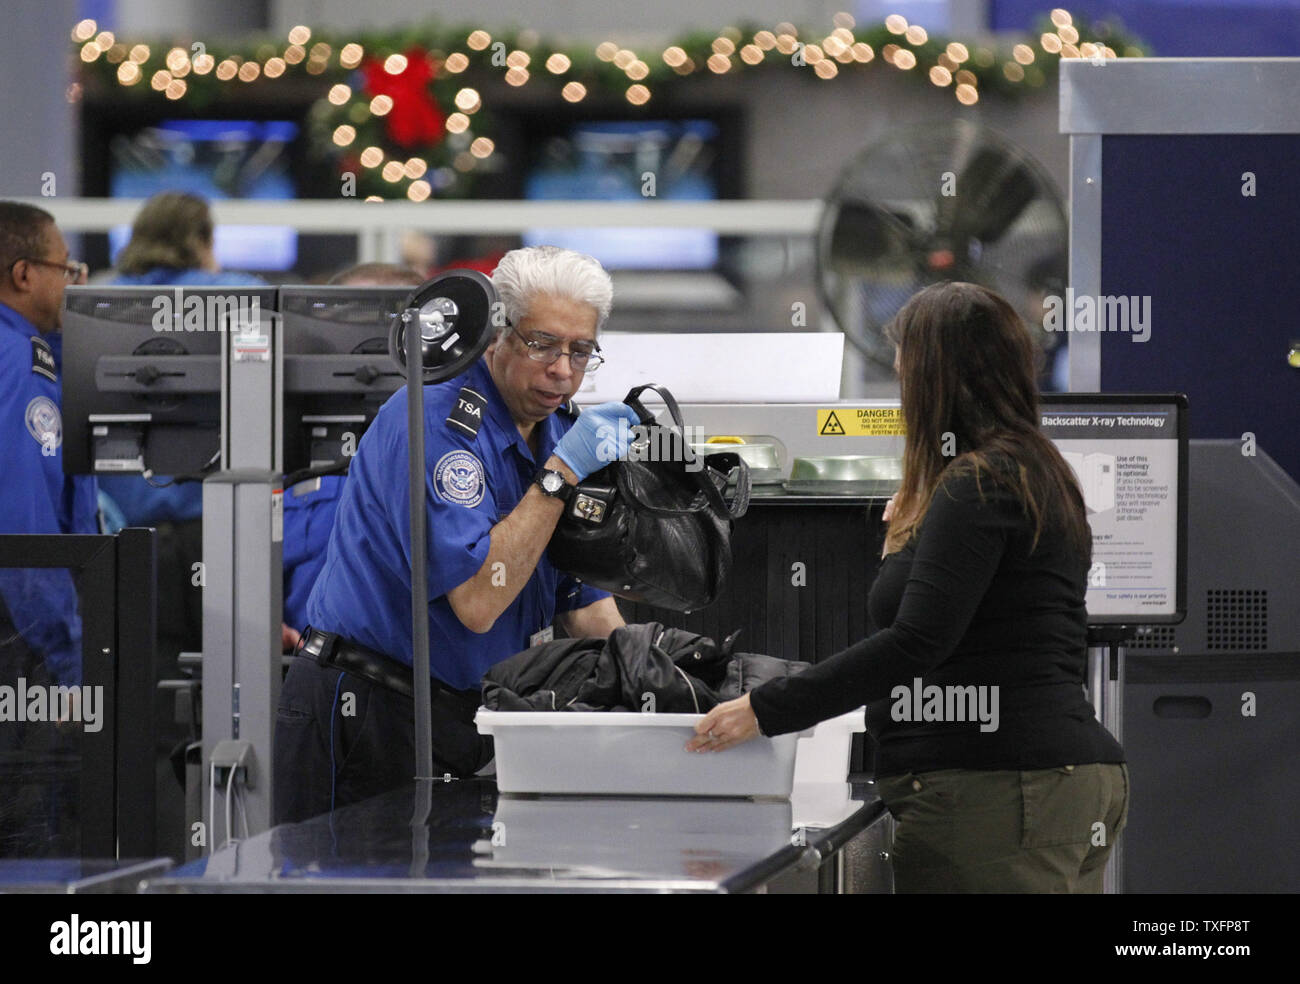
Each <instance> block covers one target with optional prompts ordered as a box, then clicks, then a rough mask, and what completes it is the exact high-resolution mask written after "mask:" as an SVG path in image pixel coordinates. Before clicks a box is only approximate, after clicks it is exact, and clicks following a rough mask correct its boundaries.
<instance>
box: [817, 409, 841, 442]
mask: <svg viewBox="0 0 1300 984" xmlns="http://www.w3.org/2000/svg"><path fill="white" fill-rule="evenodd" d="M817 433H818V434H823V435H826V436H834V435H837V434H843V433H844V427H843V425H842V424H841V423H840V418H839V417H837V416H835V411H834V410H832V411H831V412H830V414H829V415H828V416H827V417H826V423H824V424H822V429H821V430H819V431H818V432H817Z"/></svg>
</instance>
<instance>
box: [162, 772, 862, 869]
mask: <svg viewBox="0 0 1300 984" xmlns="http://www.w3.org/2000/svg"><path fill="white" fill-rule="evenodd" d="M871 789H872V787H871V786H870V785H867V784H863V785H855V786H849V785H848V784H838V785H835V786H831V785H818V786H813V787H803V788H796V792H795V795H794V797H792V799H791V800H770V801H758V800H743V799H730V800H729V799H706V798H674V799H668V798H651V797H646V798H622V797H618V798H616V797H586V796H583V797H507V796H499V795H498V794H497V791H496V784H495V783H494V782H492V781H491V780H463V781H462V780H452V781H450V782H441V781H437V782H434V783H432V784H431V787H430V794H431V795H430V809H429V814H428V815H429V820H428V823H427V824H425V825H423V826H421V827H414V826H412V823H411V818H412V815H413V808H414V803H415V797H416V790H415V788H414V784H412V788H410V789H403V790H395V791H393V792H390V793H387V794H385V795H383V796H378V797H375V798H374V799H371V800H367V801H366V802H364V803H359V804H356V805H354V806H350V807H345V808H343V809H340V810H337V811H334V812H333V813H330V814H325V815H323V816H320V817H316V818H314V819H312V820H308V821H306V822H304V823H299V824H288V825H284V826H280V827H276V828H274V829H272V830H270V831H267V832H266V833H264V834H260V835H258V836H256V837H253V838H250V839H248V840H247V841H244V842H241V843H235V844H232V845H230V846H223V847H222V848H221V849H219V850H216V851H214V852H213V854H212V855H211V856H210V857H208V858H205V859H201V860H198V861H194V862H191V863H189V864H186V865H184V866H182V867H180V868H177V869H176V870H175V871H173V872H171V873H169V874H167V875H165V876H163V877H160V878H154V879H152V880H150V881H149V883H148V884H147V886H146V887H145V890H146V891H148V892H177V893H191V892H259V893H260V892H293V893H311V892H339V891H342V892H411V893H426V892H428V893H433V892H752V891H761V890H763V889H764V887H765V886H766V885H768V884H769V883H770V882H772V881H773V880H774V879H777V878H778V877H780V876H783V875H785V876H788V875H789V874H790V873H791V872H796V871H800V870H802V871H804V872H809V873H811V874H812V875H813V876H814V877H815V876H817V875H818V874H820V878H819V879H817V880H818V882H819V883H820V884H821V885H823V886H827V887H830V886H833V885H834V884H837V883H839V882H841V881H842V879H840V878H837V877H835V875H836V874H837V873H836V872H835V871H834V870H833V868H834V865H835V864H836V861H835V858H836V857H837V856H838V854H839V852H841V851H842V850H843V849H844V848H845V846H846V845H848V844H849V842H850V841H853V840H854V839H855V838H856V837H858V835H860V834H862V833H863V832H864V831H866V830H867V829H868V828H870V827H873V825H876V824H879V823H882V822H883V820H884V818H885V817H886V816H887V814H886V812H885V810H884V806H883V804H882V803H881V802H880V801H879V799H877V798H876V797H875V796H874V794H873V793H872V792H871ZM796 824H798V826H796Z"/></svg>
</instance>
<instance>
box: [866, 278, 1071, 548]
mask: <svg viewBox="0 0 1300 984" xmlns="http://www.w3.org/2000/svg"><path fill="white" fill-rule="evenodd" d="M886 337H887V338H889V340H890V341H892V342H893V343H894V344H895V345H896V346H897V347H898V369H899V382H900V384H901V387H902V404H903V425H904V427H905V428H906V430H907V438H906V444H905V448H904V451H903V482H902V485H901V487H900V488H899V490H898V494H897V495H896V496H895V498H894V512H893V517H892V520H891V522H890V524H889V533H888V535H887V536H886V538H885V552H886V553H887V554H889V553H893V552H894V551H896V550H899V549H901V548H902V547H903V546H904V544H906V543H907V541H908V540H909V539H910V538H911V537H912V535H913V534H914V533H916V532H917V529H918V527H919V526H920V524H921V521H922V519H923V518H924V516H925V513H926V510H927V509H929V507H930V500H931V499H932V498H933V497H934V494H935V490H936V489H937V488H938V487H939V485H940V483H941V481H942V480H943V478H944V477H945V476H946V475H953V474H957V473H970V472H973V473H974V475H975V477H976V481H977V482H980V483H982V482H983V475H984V474H985V473H987V474H988V476H989V478H990V479H991V480H992V481H994V482H996V483H998V484H1001V485H1003V486H1005V487H1006V488H1008V489H1010V490H1011V491H1012V492H1013V493H1014V494H1015V495H1016V497H1017V498H1018V499H1019V500H1020V503H1021V505H1022V506H1023V508H1024V511H1025V515H1026V516H1028V517H1030V518H1031V519H1032V521H1033V524H1034V539H1033V544H1032V545H1031V547H1030V549H1031V550H1033V549H1034V548H1036V547H1037V545H1038V541H1039V538H1040V536H1041V535H1042V532H1043V530H1044V528H1056V529H1060V530H1062V531H1063V532H1064V534H1065V537H1066V539H1067V542H1069V543H1070V545H1071V546H1073V547H1074V548H1075V549H1076V550H1077V551H1079V552H1080V553H1082V554H1083V556H1084V557H1085V558H1090V556H1091V552H1092V551H1091V547H1092V537H1091V533H1090V532H1089V529H1088V521H1087V514H1086V512H1085V511H1084V506H1083V494H1082V493H1081V492H1080V490H1079V484H1078V482H1077V481H1076V480H1075V477H1074V472H1073V471H1072V470H1071V468H1070V466H1069V465H1068V464H1066V462H1065V459H1064V458H1062V457H1061V453H1060V452H1059V451H1057V449H1056V446H1055V445H1054V444H1053V443H1052V442H1051V441H1049V440H1048V439H1047V438H1046V437H1044V436H1043V434H1042V432H1041V431H1040V430H1039V427H1038V425H1039V413H1038V387H1037V385H1036V383H1035V381H1034V356H1035V349H1034V343H1033V339H1032V338H1031V336H1030V334H1029V331H1028V329H1027V328H1026V327H1025V325H1024V323H1023V322H1022V321H1021V320H1020V316H1019V315H1017V314H1016V312H1015V309H1014V308H1012V307H1011V305H1010V304H1008V303H1007V302H1006V301H1005V300H1004V299H1003V298H1001V297H999V296H998V295H997V294H995V293H993V291H991V290H988V289H986V288H984V287H980V286H978V285H976V284H967V283H942V284H934V285H932V286H930V287H927V288H925V289H924V290H922V291H919V292H918V293H916V294H915V295H913V296H912V298H911V299H910V300H909V301H908V302H907V303H906V304H905V305H904V306H903V309H902V310H901V311H899V312H898V314H897V316H895V318H894V320H893V321H891V322H890V324H889V325H888V327H887V328H886ZM945 452H947V453H946V454H945ZM995 458H996V460H994V459H995ZM982 488H983V486H982V484H981V489H982Z"/></svg>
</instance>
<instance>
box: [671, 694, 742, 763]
mask: <svg viewBox="0 0 1300 984" xmlns="http://www.w3.org/2000/svg"><path fill="white" fill-rule="evenodd" d="M757 737H758V718H757V717H755V716H754V711H753V709H752V708H751V707H750V706H749V694H745V695H743V696H741V697H737V698H736V699H735V700H729V701H727V702H726V703H723V704H719V705H718V706H717V707H715V708H714V709H713V710H711V711H709V713H708V714H706V715H704V719H703V720H702V721H700V723H699V724H697V725H696V726H695V737H694V738H692V739H691V740H690V741H688V742H687V743H686V750H687V751H688V752H720V751H722V750H723V749H724V748H730V747H731V746H732V745H739V744H740V743H741V742H745V741H749V739H751V738H757Z"/></svg>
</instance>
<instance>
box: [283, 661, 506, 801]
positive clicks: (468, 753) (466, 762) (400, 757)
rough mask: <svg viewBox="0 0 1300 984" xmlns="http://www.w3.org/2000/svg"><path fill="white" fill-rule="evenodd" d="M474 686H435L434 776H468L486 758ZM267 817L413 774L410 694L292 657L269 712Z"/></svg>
mask: <svg viewBox="0 0 1300 984" xmlns="http://www.w3.org/2000/svg"><path fill="white" fill-rule="evenodd" d="M478 706H479V693H478V691H477V690H462V691H456V690H435V692H434V694H433V700H432V717H433V756H434V774H435V775H439V776H440V775H442V774H444V773H448V772H449V773H451V774H452V775H454V776H461V777H464V776H470V775H473V774H474V773H475V772H477V771H478V770H480V769H481V768H483V766H485V765H487V764H488V763H489V762H490V761H491V760H492V739H491V738H490V737H489V736H486V735H480V734H479V733H478V730H477V729H476V728H475V726H474V724H473V720H474V713H475V711H476V710H477V709H478ZM272 770H273V780H274V787H275V789H274V803H273V809H272V813H273V817H272V820H273V822H274V823H277V824H280V823H297V822H299V821H301V820H306V819H307V818H308V817H314V816H317V815H319V814H321V813H326V812H328V811H329V810H331V809H337V808H338V807H342V806H346V805H348V804H349V803H356V802H359V801H360V800H363V799H367V798H369V797H371V796H375V795H378V794H379V793H383V792H386V791H388V790H390V789H393V788H396V787H398V786H404V785H406V784H407V783H410V782H411V781H412V780H413V779H414V778H415V708H414V706H413V704H412V702H411V699H410V698H408V697H405V696H403V695H401V694H398V693H394V692H393V691H391V690H388V689H386V688H384V687H380V686H378V685H376V684H373V683H371V682H370V681H368V680H365V679H363V678H361V677H358V676H355V675H353V674H351V673H344V672H342V671H341V670H336V669H333V668H324V667H321V666H320V665H319V664H317V662H316V661H315V660H314V659H311V658H309V657H305V656H299V657H298V658H297V659H295V660H294V661H293V663H292V664H291V665H290V667H289V673H288V675H287V676H286V677H285V680H284V687H283V689H282V690H281V692H280V706H279V708H278V710H277V712H276V720H275V738H274V762H273V765H272Z"/></svg>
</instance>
